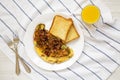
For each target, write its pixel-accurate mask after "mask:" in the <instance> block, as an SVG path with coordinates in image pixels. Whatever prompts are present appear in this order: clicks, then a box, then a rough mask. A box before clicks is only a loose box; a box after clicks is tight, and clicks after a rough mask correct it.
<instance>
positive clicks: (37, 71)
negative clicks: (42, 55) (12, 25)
mask: <svg viewBox="0 0 120 80" xmlns="http://www.w3.org/2000/svg"><path fill="white" fill-rule="evenodd" d="M0 37H1V38H2V39H3V40H4V38H3V37H2V35H0ZM21 59H23V58H21ZM23 60H24V59H23ZM24 62H25V63H26V64H28V65H29V66H30V67H31V68H32V69H33V70H34V71H35V72H37V73H38V74H39V75H41V76H42V77H43V78H45V79H46V80H48V79H47V77H45V76H44V75H43V74H41V73H40V72H38V71H37V70H36V69H34V68H33V67H32V66H31V65H30V64H29V63H28V62H27V61H26V60H24Z"/></svg>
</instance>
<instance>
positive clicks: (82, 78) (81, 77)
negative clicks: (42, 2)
mask: <svg viewBox="0 0 120 80" xmlns="http://www.w3.org/2000/svg"><path fill="white" fill-rule="evenodd" d="M46 4H47V2H46ZM48 7H50V9H51V8H52V7H51V6H50V5H49V6H48ZM52 9H53V8H52ZM52 11H53V12H54V11H55V10H52ZM68 70H69V71H71V72H73V73H74V74H75V75H77V76H78V77H80V78H82V77H81V76H80V75H78V74H77V73H76V72H74V71H72V70H71V69H69V68H68ZM82 80H84V79H83V78H82Z"/></svg>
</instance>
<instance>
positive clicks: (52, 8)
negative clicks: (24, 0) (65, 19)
mask: <svg viewBox="0 0 120 80" xmlns="http://www.w3.org/2000/svg"><path fill="white" fill-rule="evenodd" d="M43 1H44V2H45V3H46V4H47V6H48V7H49V8H50V9H51V10H52V11H53V12H55V10H54V9H53V8H52V7H51V6H50V5H49V4H48V2H47V1H46V0H43Z"/></svg>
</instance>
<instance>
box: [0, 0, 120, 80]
mask: <svg viewBox="0 0 120 80" xmlns="http://www.w3.org/2000/svg"><path fill="white" fill-rule="evenodd" d="M103 1H104V2H105V4H106V5H107V6H108V7H109V8H110V10H111V12H112V15H113V17H115V18H120V0H103ZM0 80H30V78H28V77H27V76H26V75H25V74H24V73H21V74H20V75H19V76H16V74H15V65H14V64H13V63H12V62H11V61H10V60H9V59H8V57H6V56H5V55H4V54H3V53H2V52H1V51H0ZM108 80H120V67H119V68H118V69H117V70H116V71H115V72H114V73H113V74H112V75H111V76H110V77H109V78H108Z"/></svg>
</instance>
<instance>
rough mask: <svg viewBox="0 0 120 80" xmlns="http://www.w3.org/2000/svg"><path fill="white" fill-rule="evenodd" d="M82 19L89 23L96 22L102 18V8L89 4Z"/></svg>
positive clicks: (83, 12)
mask: <svg viewBox="0 0 120 80" xmlns="http://www.w3.org/2000/svg"><path fill="white" fill-rule="evenodd" d="M81 17H82V20H83V21H84V22H85V23H87V24H94V23H96V22H97V21H98V20H99V18H100V10H99V8H98V7H97V6H94V5H87V6H86V7H84V8H83V10H82V13H81Z"/></svg>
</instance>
